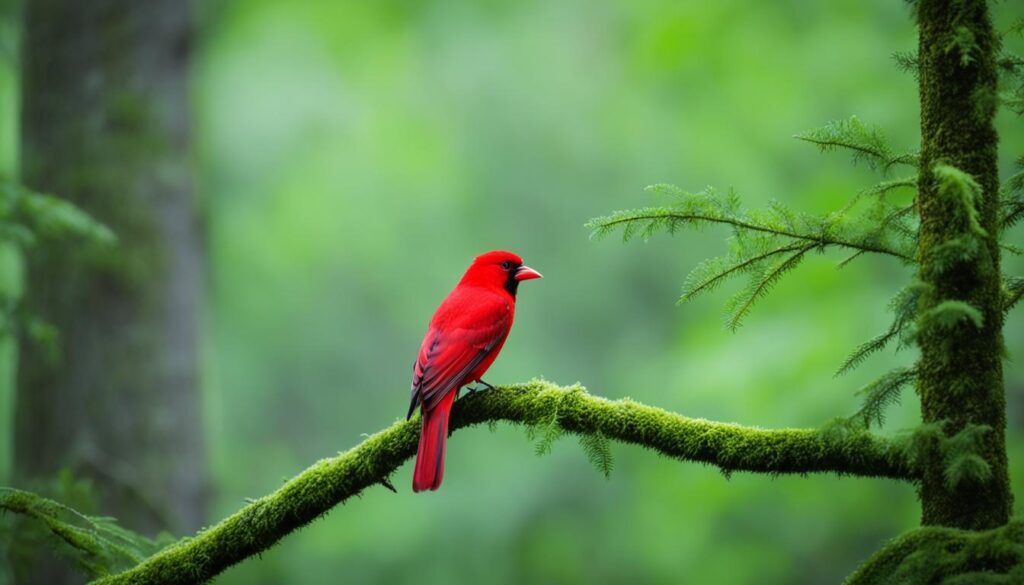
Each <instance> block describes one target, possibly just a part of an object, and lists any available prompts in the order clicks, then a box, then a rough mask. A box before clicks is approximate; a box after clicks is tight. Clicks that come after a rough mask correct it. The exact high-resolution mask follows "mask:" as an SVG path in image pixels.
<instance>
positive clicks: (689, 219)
mask: <svg viewBox="0 0 1024 585" xmlns="http://www.w3.org/2000/svg"><path fill="white" fill-rule="evenodd" d="M646 222H651V223H667V222H678V223H691V224H700V223H717V224H722V225H728V226H732V227H734V228H737V229H742V230H749V231H752V232H761V233H766V234H772V235H776V236H783V237H787V238H793V239H795V240H802V241H805V242H810V243H813V244H816V245H817V246H820V247H827V246H839V247H843V248H849V249H851V250H860V251H862V252H876V253H878V254H885V255H887V256H892V257H894V258H899V259H900V260H903V261H904V262H907V263H914V262H916V261H917V260H916V259H915V258H914V257H912V256H910V255H909V254H905V253H903V252H901V251H899V250H896V249H894V248H889V247H887V246H885V245H882V244H880V243H877V242H872V241H870V240H869V239H867V238H864V239H860V240H848V239H842V238H839V237H836V236H832V235H829V234H828V233H824V232H818V233H816V232H798V231H795V230H792V229H787V228H785V227H782V226H771V225H765V224H760V223H756V222H752V221H745V220H743V219H739V218H734V217H721V216H715V215H706V214H699V213H681V212H676V211H673V210H670V209H665V208H659V207H645V208H642V209H636V210H632V211H619V212H616V213H613V214H612V215H610V216H608V217H602V218H596V219H594V220H592V221H591V222H590V223H588V226H590V227H592V228H593V229H594V232H595V234H596V235H603V234H605V233H607V232H610V231H612V230H614V229H615V228H617V227H621V226H629V225H630V224H637V223H646ZM669 231H672V230H671V229H669ZM646 232H647V230H645V233H646ZM624 233H625V232H624ZM631 236H632V233H630V234H629V236H627V238H628V237H631Z"/></svg>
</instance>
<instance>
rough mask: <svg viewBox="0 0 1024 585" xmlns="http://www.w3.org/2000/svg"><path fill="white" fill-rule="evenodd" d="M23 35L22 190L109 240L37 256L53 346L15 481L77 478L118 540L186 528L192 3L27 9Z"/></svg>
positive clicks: (29, 409)
mask: <svg viewBox="0 0 1024 585" xmlns="http://www.w3.org/2000/svg"><path fill="white" fill-rule="evenodd" d="M24 23H25V25H24V45H23V49H22V54H23V78H22V79H23V83H22V88H23V99H22V103H23V107H22V114H21V130H22V135H21V140H22V142H21V147H22V161H23V165H22V181H23V182H24V184H25V185H26V186H28V187H30V188H32V189H34V190H37V191H42V192H47V193H52V194H54V195H56V196H59V197H62V198H65V199H67V200H69V201H71V202H72V203H74V204H76V205H77V206H78V207H80V208H82V209H83V210H85V211H86V212H87V213H89V214H90V215H91V216H92V217H94V218H96V219H97V220H99V221H100V222H102V223H104V224H106V225H107V226H109V227H110V228H111V229H112V230H113V231H114V232H115V233H116V235H117V237H118V238H119V242H118V244H117V245H116V246H115V247H113V248H112V249H104V250H96V249H93V248H86V247H80V248H79V249H69V247H67V246H59V245H55V246H49V245H47V244H46V243H45V242H42V243H40V246H39V247H37V248H34V249H33V254H32V256H31V262H30V263H29V266H28V283H27V289H28V293H27V295H26V305H27V308H28V309H29V311H30V312H31V313H32V314H34V315H39V316H40V317H42V318H43V319H45V320H47V321H49V322H50V323H52V324H53V325H54V327H55V328H56V330H57V339H56V343H55V344H53V345H47V344H45V343H39V342H38V341H36V340H34V339H31V338H27V339H23V340H22V360H21V362H20V365H19V380H18V395H17V405H16V408H17V411H16V425H15V471H16V477H17V479H18V481H19V482H21V483H24V482H27V481H31V480H33V479H35V478H43V479H48V478H52V477H53V476H54V474H55V472H57V471H58V470H60V469H61V468H63V467H70V468H71V469H72V470H73V471H74V472H75V474H76V475H78V476H82V477H88V478H91V479H92V480H93V484H94V485H95V486H96V487H97V488H98V490H97V491H98V492H99V495H100V496H101V498H100V509H102V510H103V511H104V513H107V514H111V515H113V516H116V517H118V518H119V519H121V520H122V522H124V523H125V524H126V525H127V526H130V527H132V528H134V529H137V530H140V531H143V532H147V533H155V532H156V531H158V530H160V529H171V530H175V531H181V530H193V529H195V528H196V527H198V526H200V525H201V524H202V522H203V501H204V498H205V493H206V485H205V472H206V465H205V454H204V449H203V442H202V436H203V433H202V424H201V417H200V412H199V383H198V382H199V380H198V378H199V370H198V355H197V354H198V338H199V331H198V327H199V316H200V315H199V309H200V301H201V298H202V286H201V280H202V272H203V268H202V266H203V262H202V258H203V254H202V249H201V238H200V232H199V222H198V217H197V214H196V204H195V201H194V194H193V190H192V186H191V181H190V178H189V177H190V173H189V161H188V108H187V104H188V88H187V73H188V72H187V57H188V48H189V31H190V27H191V23H190V21H189V12H188V2H183V1H179V0H154V1H146V2H138V1H136V0H88V1H82V0H32V1H31V2H25V6H24ZM30 485H31V484H30ZM49 564H53V563H52V562H50V563H49ZM37 579H44V578H43V577H41V576H37Z"/></svg>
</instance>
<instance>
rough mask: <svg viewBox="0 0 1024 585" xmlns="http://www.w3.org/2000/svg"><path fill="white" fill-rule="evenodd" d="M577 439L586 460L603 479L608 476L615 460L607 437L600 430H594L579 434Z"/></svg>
mask: <svg viewBox="0 0 1024 585" xmlns="http://www.w3.org/2000/svg"><path fill="white" fill-rule="evenodd" d="M579 440H580V447H581V448H582V449H583V453H584V454H585V455H586V456H587V461H589V462H590V464H591V465H593V466H594V469H597V470H598V471H599V472H601V474H602V475H604V477H605V479H608V478H610V477H611V475H612V468H613V467H614V464H615V462H614V461H613V459H612V448H611V445H610V443H609V441H608V438H607V437H605V436H604V435H603V434H602V433H601V431H594V432H593V433H591V434H582V435H580V436H579Z"/></svg>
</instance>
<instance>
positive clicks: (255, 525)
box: [98, 380, 915, 585]
mask: <svg viewBox="0 0 1024 585" xmlns="http://www.w3.org/2000/svg"><path fill="white" fill-rule="evenodd" d="M552 418H554V420H555V421H556V422H557V424H558V425H559V426H560V427H561V428H562V429H564V430H565V431H567V432H571V433H577V434H585V435H590V434H597V433H600V434H601V435H603V436H605V437H608V438H610V439H616V440H619V441H622V442H624V443H631V444H635V445H641V446H643V447H646V448H649V449H653V450H655V451H658V452H659V453H662V454H663V455H667V456H669V457H673V458H676V459H680V460H683V461H694V462H699V463H705V464H709V465H715V466H718V467H720V468H721V469H722V470H723V471H725V472H726V473H731V472H734V471H750V472H759V473H769V474H783V473H799V474H807V473H818V472H829V473H837V474H847V475H859V476H872V477H884V478H892V479H902V480H909V481H915V478H914V475H913V473H912V472H911V470H910V466H909V464H908V463H907V460H906V458H905V456H904V454H903V452H902V451H901V450H900V449H899V448H898V447H896V446H894V445H892V444H890V443H889V442H887V441H885V440H883V439H880V438H878V437H875V436H874V435H872V434H870V433H868V432H863V431H858V432H845V433H821V432H819V431H816V430H811V429H786V430H763V429H755V428H749V427H743V426H739V425H735V424H726V423H719V422H712V421H707V420H702V419H692V418H687V417H684V416H680V415H678V414H673V413H670V412H667V411H665V410H661V409H658V408H653V407H650V406H644V405H642V404H638V403H636V402H633V401H631V400H616V401H611V400H606V399H603V398H598V397H595V396H591V395H589V394H587V393H586V391H584V390H583V388H582V387H580V386H574V387H561V386H557V385H555V384H551V383H548V382H544V381H539V380H534V381H531V382H529V383H526V384H520V385H514V386H504V387H500V388H498V389H497V390H496V391H488V392H477V393H474V394H471V395H468V396H466V397H465V398H463V399H461V400H459V401H457V402H456V403H455V409H454V410H453V413H452V421H451V429H452V430H453V431H454V430H457V429H460V428H463V427H467V426H472V425H476V424H480V423H484V422H489V421H496V420H505V421H509V422H512V423H517V424H528V425H538V424H545V423H549V422H550V421H551V420H552ZM419 424H420V423H419V420H416V419H414V420H412V421H401V422H397V423H395V424H393V425H391V426H390V427H388V428H387V429H385V430H383V431H381V432H379V433H376V434H374V435H372V436H370V437H368V438H367V439H366V440H365V441H363V442H362V443H361V444H359V445H358V446H356V447H355V448H353V449H351V450H349V451H346V452H345V453H342V454H340V455H338V456H336V457H332V458H329V459H323V460H321V461H319V462H317V463H315V464H314V465H313V466H312V467H310V468H309V469H307V470H305V471H303V472H302V473H301V474H299V475H298V476H296V477H295V478H293V479H292V480H290V481H289V482H287V483H286V484H285V485H284V486H282V487H281V488H280V489H278V490H277V491H276V492H274V493H273V494H271V495H269V496H266V497H264V498H260V499H258V500H256V501H254V502H252V503H251V504H249V505H248V506H246V507H244V508H242V509H241V510H239V511H238V512H236V513H235V514H234V515H232V516H230V517H228V518H227V519H225V520H223V521H222V522H220V523H219V524H217V525H216V526H213V527H211V528H209V529H207V530H205V531H202V532H200V533H199V534H197V535H196V536H195V537H191V538H186V539H183V540H181V541H180V542H178V543H176V544H174V545H171V546H170V547H168V548H167V549H165V550H163V551H161V552H160V553H157V554H156V555H154V556H153V557H151V558H149V559H148V560H146V561H144V562H143V563H141V564H140V565H139V566H137V567H135V568H133V569H131V570H129V571H126V572H124V573H120V574H117V575H114V576H111V577H107V578H105V579H102V580H100V581H98V583H103V584H106V585H113V584H124V583H132V584H144V583H145V584H148V583H162V584H167V583H197V582H203V581H206V580H208V579H210V578H212V577H213V576H215V575H217V574H218V573H220V572H221V571H223V570H224V569H226V568H228V567H230V566H231V565H234V564H235V563H238V562H240V561H242V560H244V559H246V558H248V557H250V556H253V555H255V554H257V553H259V552H261V551H264V550H266V549H268V548H269V547H271V546H272V545H273V544H274V543H276V542H277V541H278V540H280V539H281V538H283V537H284V536H285V535H287V534H288V533H289V532H291V531H293V530H295V529H297V528H299V527H301V526H303V525H305V524H308V523H309V522H311V521H313V520H315V519H316V518H318V517H320V516H322V515H323V514H325V513H326V512H327V511H328V510H330V509H331V508H332V507H334V506H335V505H337V504H338V503H340V502H343V501H345V500H346V499H348V498H350V497H352V496H354V495H357V494H359V493H360V492H362V491H363V490H364V489H366V488H368V487H371V486H373V485H374V484H379V483H382V482H386V481H387V478H388V476H389V475H390V474H392V473H393V472H394V471H395V470H396V469H398V467H399V466H401V465H402V463H404V462H405V461H406V460H407V459H409V458H410V457H412V456H413V455H414V454H415V452H416V444H417V440H418V434H419Z"/></svg>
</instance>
